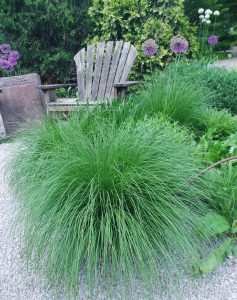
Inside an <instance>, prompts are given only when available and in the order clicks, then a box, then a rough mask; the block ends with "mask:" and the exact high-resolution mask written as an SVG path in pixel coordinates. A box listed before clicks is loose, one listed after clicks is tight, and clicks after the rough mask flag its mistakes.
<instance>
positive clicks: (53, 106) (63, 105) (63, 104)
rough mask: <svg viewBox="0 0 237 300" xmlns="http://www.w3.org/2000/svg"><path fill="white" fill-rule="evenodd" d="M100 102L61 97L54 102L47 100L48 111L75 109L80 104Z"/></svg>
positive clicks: (97, 102)
mask: <svg viewBox="0 0 237 300" xmlns="http://www.w3.org/2000/svg"><path fill="white" fill-rule="evenodd" d="M95 104H101V102H99V101H87V102H82V101H78V100H77V98H70V99H69V98H61V99H58V100H57V101H56V102H49V103H48V105H47V106H48V111H65V112H66V111H77V110H78V107H80V106H82V105H90V106H92V105H95Z"/></svg>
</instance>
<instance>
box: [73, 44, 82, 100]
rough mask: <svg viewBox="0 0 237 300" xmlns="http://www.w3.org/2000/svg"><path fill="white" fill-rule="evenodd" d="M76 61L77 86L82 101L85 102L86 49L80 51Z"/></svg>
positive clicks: (75, 58) (75, 57)
mask: <svg viewBox="0 0 237 300" xmlns="http://www.w3.org/2000/svg"><path fill="white" fill-rule="evenodd" d="M74 60H75V62H76V66H77V84H78V94H79V99H80V101H85V48H83V49H82V50H81V51H79V52H78V53H77V54H76V55H75V56H74Z"/></svg>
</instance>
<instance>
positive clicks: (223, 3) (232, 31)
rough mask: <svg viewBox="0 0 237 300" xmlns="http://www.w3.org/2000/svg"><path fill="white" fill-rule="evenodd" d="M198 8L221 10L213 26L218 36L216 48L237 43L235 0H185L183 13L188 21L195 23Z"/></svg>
mask: <svg viewBox="0 0 237 300" xmlns="http://www.w3.org/2000/svg"><path fill="white" fill-rule="evenodd" d="M199 8H204V9H207V8H210V9H211V10H213V11H215V10H219V11H220V12H221V15H220V17H218V19H217V20H218V24H217V26H216V28H215V31H216V33H217V34H218V35H219V36H220V43H219V44H218V48H219V49H220V50H222V49H223V50H224V49H229V48H230V47H231V46H232V45H236V43H237V22H236V15H237V1H236V0H198V1H197V0H185V14H186V15H188V17H189V19H190V21H191V22H192V23H193V24H196V23H197V22H198V21H199V19H198V13H197V11H198V9H199Z"/></svg>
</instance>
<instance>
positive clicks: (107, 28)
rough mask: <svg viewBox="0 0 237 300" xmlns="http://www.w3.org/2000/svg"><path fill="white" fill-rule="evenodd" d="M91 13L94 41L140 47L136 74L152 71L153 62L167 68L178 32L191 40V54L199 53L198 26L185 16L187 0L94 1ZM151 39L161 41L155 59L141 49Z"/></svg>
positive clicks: (157, 65)
mask: <svg viewBox="0 0 237 300" xmlns="http://www.w3.org/2000/svg"><path fill="white" fill-rule="evenodd" d="M89 14H90V16H91V18H92V21H93V24H94V31H93V33H92V35H91V39H89V40H90V41H91V40H92V41H98V40H119V39H123V40H126V41H130V42H132V43H133V44H134V45H135V46H136V48H137V50H138V51H139V56H138V58H137V60H136V62H137V64H138V65H137V68H136V73H137V74H136V75H140V76H141V75H144V74H145V73H146V72H150V62H152V63H153V65H154V66H156V67H163V66H165V65H166V63H167V62H169V61H170V60H171V59H172V55H173V54H172V52H171V51H170V50H169V45H170V39H171V38H172V37H173V36H174V35H176V34H181V35H184V36H185V37H186V38H187V39H188V41H189V43H190V49H191V53H196V52H197V40H196V37H195V33H196V28H195V27H192V26H190V24H189V22H188V20H187V18H186V17H185V16H184V7H183V0H176V1H165V0H162V1H154V0H142V1H140V0H123V1H113V0H108V1H104V0H94V1H93V5H92V7H91V8H90V10H89ZM149 38H152V39H155V40H156V42H157V44H158V52H157V54H156V55H155V56H153V57H152V58H148V57H146V56H145V55H144V54H143V53H142V51H141V45H142V43H143V42H144V41H145V40H147V39H149Z"/></svg>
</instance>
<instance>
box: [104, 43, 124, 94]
mask: <svg viewBox="0 0 237 300" xmlns="http://www.w3.org/2000/svg"><path fill="white" fill-rule="evenodd" d="M122 47H123V41H117V42H116V45H115V49H114V54H113V59H112V64H111V67H110V72H109V76H108V81H107V86H106V91H105V98H108V99H109V98H110V94H111V91H112V89H113V83H114V78H115V75H116V71H117V67H118V63H119V59H120V54H121V50H122Z"/></svg>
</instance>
